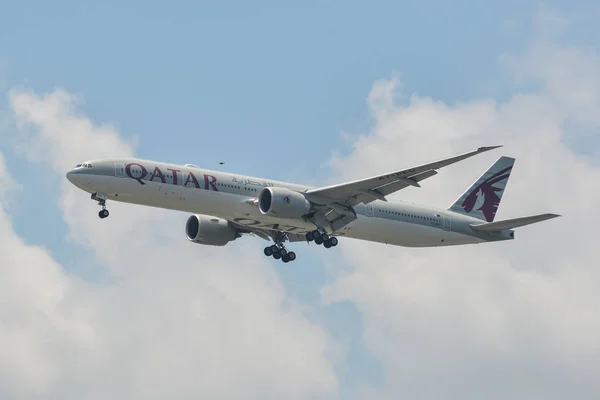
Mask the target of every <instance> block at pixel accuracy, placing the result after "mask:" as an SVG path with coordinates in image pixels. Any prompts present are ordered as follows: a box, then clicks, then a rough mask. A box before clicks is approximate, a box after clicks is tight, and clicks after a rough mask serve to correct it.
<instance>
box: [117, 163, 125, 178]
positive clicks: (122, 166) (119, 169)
mask: <svg viewBox="0 0 600 400" xmlns="http://www.w3.org/2000/svg"><path fill="white" fill-rule="evenodd" d="M115 176H116V177H118V178H124V177H125V164H117V163H115Z"/></svg>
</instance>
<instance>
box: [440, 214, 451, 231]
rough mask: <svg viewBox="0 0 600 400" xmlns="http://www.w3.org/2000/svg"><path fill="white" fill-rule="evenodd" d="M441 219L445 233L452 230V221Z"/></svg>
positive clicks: (446, 218) (447, 218)
mask: <svg viewBox="0 0 600 400" xmlns="http://www.w3.org/2000/svg"><path fill="white" fill-rule="evenodd" d="M442 218H443V222H442V223H443V227H444V230H445V231H449V230H451V229H452V220H451V219H450V217H442Z"/></svg>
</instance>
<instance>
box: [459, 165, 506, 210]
mask: <svg viewBox="0 0 600 400" xmlns="http://www.w3.org/2000/svg"><path fill="white" fill-rule="evenodd" d="M511 169H512V166H510V167H508V168H505V169H503V170H502V171H500V172H498V173H496V174H494V175H492V176H490V177H489V178H488V179H486V180H484V181H483V182H481V183H480V184H479V185H477V186H476V187H475V188H474V189H473V190H472V191H471V193H469V195H468V196H467V197H466V198H465V201H463V203H462V204H461V206H462V208H463V209H464V210H465V212H466V213H467V214H468V213H470V212H471V211H473V209H474V208H475V206H478V207H479V208H477V209H476V210H475V211H481V212H482V213H483V216H484V217H485V219H486V221H487V222H492V221H493V220H494V217H495V216H496V211H498V206H499V205H500V196H498V192H501V191H502V190H504V189H503V188H497V187H495V186H494V184H495V183H498V182H500V181H502V180H504V179H508V176H509V175H510V171H511Z"/></svg>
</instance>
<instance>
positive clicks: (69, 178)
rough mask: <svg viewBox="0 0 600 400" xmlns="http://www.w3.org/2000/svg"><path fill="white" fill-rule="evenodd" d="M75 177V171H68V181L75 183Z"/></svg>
mask: <svg viewBox="0 0 600 400" xmlns="http://www.w3.org/2000/svg"><path fill="white" fill-rule="evenodd" d="M74 176H75V174H74V173H73V171H68V172H67V179H68V180H69V182H71V183H74V182H73V178H74Z"/></svg>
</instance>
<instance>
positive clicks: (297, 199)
mask: <svg viewBox="0 0 600 400" xmlns="http://www.w3.org/2000/svg"><path fill="white" fill-rule="evenodd" d="M258 209H259V210H260V212H261V213H262V214H264V215H270V216H273V217H279V218H300V217H301V216H303V215H304V214H306V213H308V212H309V211H310V202H309V201H308V200H306V198H305V197H304V195H303V194H302V193H299V192H295V191H293V190H290V189H285V188H277V187H267V188H264V189H263V190H262V191H261V192H260V194H259V195H258Z"/></svg>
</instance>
